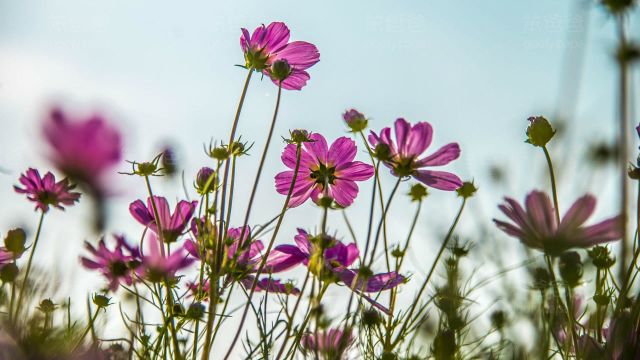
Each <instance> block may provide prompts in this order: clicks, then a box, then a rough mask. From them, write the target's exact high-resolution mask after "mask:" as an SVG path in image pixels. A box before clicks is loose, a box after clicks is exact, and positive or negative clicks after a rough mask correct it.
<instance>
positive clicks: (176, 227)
mask: <svg viewBox="0 0 640 360" xmlns="http://www.w3.org/2000/svg"><path fill="white" fill-rule="evenodd" d="M153 198H154V200H153V203H152V199H151V197H149V198H147V205H146V206H145V204H144V203H143V202H142V200H136V201H134V202H132V203H131V204H130V205H129V212H130V213H131V215H132V216H133V217H134V218H135V219H136V220H138V222H139V223H140V224H142V225H144V226H148V227H149V229H151V231H153V232H154V233H156V234H157V235H159V233H158V225H157V219H156V218H155V216H154V210H153V204H154V203H155V206H156V209H157V211H158V217H159V218H160V219H159V220H160V227H161V229H162V240H163V241H164V242H167V243H171V242H175V241H176V240H177V239H178V237H179V236H180V235H181V234H182V232H183V231H184V230H185V228H186V227H187V224H188V223H189V220H190V219H191V216H192V215H193V212H194V211H195V209H196V205H198V202H197V201H191V202H189V201H185V200H181V201H179V202H178V203H177V204H176V207H175V210H174V212H173V214H171V209H170V208H169V202H168V201H167V199H165V198H164V197H162V196H154V197H153Z"/></svg>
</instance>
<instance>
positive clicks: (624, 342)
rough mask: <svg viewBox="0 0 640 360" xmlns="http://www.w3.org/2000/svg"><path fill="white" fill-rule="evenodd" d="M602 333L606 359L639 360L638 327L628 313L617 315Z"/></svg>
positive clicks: (639, 328)
mask: <svg viewBox="0 0 640 360" xmlns="http://www.w3.org/2000/svg"><path fill="white" fill-rule="evenodd" d="M603 331H604V334H605V338H606V340H607V342H606V343H607V344H606V354H607V356H606V358H607V359H615V360H623V359H633V360H638V359H640V325H638V322H637V321H635V319H634V316H633V315H632V314H631V313H630V312H629V311H623V312H621V313H620V314H618V315H617V316H616V317H615V318H613V319H612V320H611V323H610V324H609V327H608V328H606V329H604V330H603Z"/></svg>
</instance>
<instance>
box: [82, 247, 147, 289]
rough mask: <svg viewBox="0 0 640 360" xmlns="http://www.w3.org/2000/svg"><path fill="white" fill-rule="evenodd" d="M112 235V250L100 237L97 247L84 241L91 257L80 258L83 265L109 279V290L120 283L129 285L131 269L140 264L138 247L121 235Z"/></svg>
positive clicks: (130, 282) (131, 280)
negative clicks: (114, 243)
mask: <svg viewBox="0 0 640 360" xmlns="http://www.w3.org/2000/svg"><path fill="white" fill-rule="evenodd" d="M114 237H115V239H116V246H115V248H114V249H113V250H109V248H107V246H106V245H105V242H104V239H100V242H99V243H98V247H97V248H95V247H93V246H92V245H91V244H89V242H87V241H85V243H84V244H85V247H86V248H87V250H88V251H89V253H91V256H92V257H91V258H89V257H84V256H83V257H81V258H80V261H81V262H82V265H83V266H84V267H86V268H87V269H91V270H97V271H99V272H100V273H101V274H102V275H103V276H104V277H105V278H106V279H107V280H108V281H109V290H111V291H116V290H117V289H118V286H120V284H126V285H131V284H132V283H133V277H132V272H133V269H135V268H136V267H137V266H138V265H139V264H140V251H139V250H138V248H137V247H133V246H130V245H129V244H127V242H126V241H125V239H124V237H123V236H114Z"/></svg>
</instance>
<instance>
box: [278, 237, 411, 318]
mask: <svg viewBox="0 0 640 360" xmlns="http://www.w3.org/2000/svg"><path fill="white" fill-rule="evenodd" d="M294 240H295V242H296V244H295V245H292V244H291V245H290V244H285V245H278V246H276V247H275V248H274V249H273V251H272V252H271V253H270V254H269V258H268V259H267V268H268V269H269V271H271V272H279V271H284V270H287V269H290V268H293V267H295V266H297V265H299V264H304V265H305V266H307V267H309V269H310V271H311V273H313V274H315V275H316V276H319V277H322V278H323V279H324V280H326V281H334V282H338V281H340V282H342V283H344V284H345V285H346V286H348V287H349V288H350V289H351V290H353V291H356V292H357V293H358V294H360V293H361V292H367V293H377V292H380V291H383V290H389V289H392V288H394V287H396V286H398V285H400V284H402V283H403V282H404V281H405V277H404V276H402V275H400V274H398V273H397V272H395V271H392V272H389V273H381V274H375V275H374V274H371V273H369V272H370V271H369V270H366V269H350V268H349V266H351V265H352V264H353V263H354V262H355V261H356V260H357V259H358V256H359V255H360V252H359V251H358V247H357V246H356V244H355V243H351V244H349V245H345V244H344V243H342V242H341V241H340V240H337V239H335V238H332V237H328V236H325V237H322V236H320V237H313V236H311V235H310V234H308V233H307V232H306V231H304V230H303V229H298V235H296V236H295V238H294ZM365 299H366V300H367V301H369V302H370V303H371V304H373V305H374V306H375V307H377V308H378V309H380V310H382V311H385V312H387V311H388V310H387V309H386V308H384V307H383V306H382V305H380V304H378V303H376V302H375V301H373V300H372V299H370V298H368V297H365Z"/></svg>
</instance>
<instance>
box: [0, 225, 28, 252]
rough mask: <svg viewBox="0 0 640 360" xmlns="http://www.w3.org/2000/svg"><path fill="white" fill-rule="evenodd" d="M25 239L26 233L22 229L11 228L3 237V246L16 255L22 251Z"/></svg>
mask: <svg viewBox="0 0 640 360" xmlns="http://www.w3.org/2000/svg"><path fill="white" fill-rule="evenodd" d="M26 241H27V235H26V234H25V232H24V230H22V229H21V228H17V229H12V230H9V232H7V236H6V237H5V238H4V247H6V248H7V250H9V251H11V252H12V253H13V254H14V255H16V256H17V255H20V254H22V253H23V252H24V250H25V247H24V245H25V243H26Z"/></svg>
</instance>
